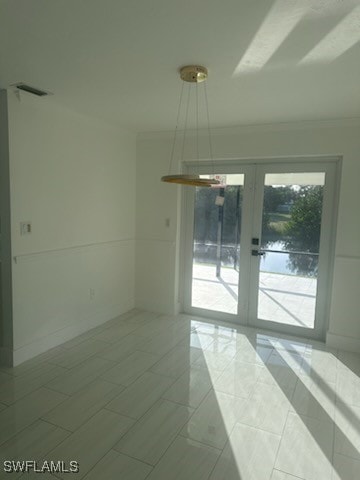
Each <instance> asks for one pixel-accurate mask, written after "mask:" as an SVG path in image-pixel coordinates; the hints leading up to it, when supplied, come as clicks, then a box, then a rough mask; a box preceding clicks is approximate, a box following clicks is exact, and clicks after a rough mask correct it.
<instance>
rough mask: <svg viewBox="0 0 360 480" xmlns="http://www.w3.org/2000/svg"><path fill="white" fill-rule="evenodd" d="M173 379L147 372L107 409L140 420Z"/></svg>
mask: <svg viewBox="0 0 360 480" xmlns="http://www.w3.org/2000/svg"><path fill="white" fill-rule="evenodd" d="M172 383H173V379H172V378H169V377H165V376H162V375H157V374H155V373H152V372H145V373H144V374H143V375H141V377H139V378H138V379H137V380H136V381H135V382H134V383H133V384H132V385H130V386H129V387H127V388H126V389H125V390H124V391H123V392H122V393H121V394H120V395H118V396H117V397H116V398H114V399H113V400H112V401H111V402H110V403H108V405H107V406H106V408H107V409H109V410H112V411H114V412H117V413H120V414H122V415H125V416H127V417H131V418H135V419H138V418H140V417H142V416H143V415H144V413H146V412H147V411H148V410H149V408H151V407H152V406H153V405H154V403H155V402H157V401H158V400H159V399H160V397H161V396H162V395H163V394H164V393H165V392H166V391H167V390H168V388H169V387H170V385H171V384H172Z"/></svg>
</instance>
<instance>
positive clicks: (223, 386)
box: [214, 357, 263, 398]
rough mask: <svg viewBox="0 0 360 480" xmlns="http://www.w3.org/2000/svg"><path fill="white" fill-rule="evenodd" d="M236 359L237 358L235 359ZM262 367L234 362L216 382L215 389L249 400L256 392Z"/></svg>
mask: <svg viewBox="0 0 360 480" xmlns="http://www.w3.org/2000/svg"><path fill="white" fill-rule="evenodd" d="M235 358H236V357H235ZM262 368H263V367H262V366H261V365H257V364H255V363H245V362H241V361H238V360H236V361H235V360H234V361H233V362H232V363H231V365H230V366H229V367H228V368H227V369H226V370H225V371H224V372H223V373H222V374H221V375H220V377H219V378H218V379H216V380H215V382H214V389H215V390H216V391H219V392H224V393H228V394H230V395H235V396H237V397H241V398H248V397H249V396H250V394H251V393H252V392H253V391H254V388H255V384H256V381H257V379H258V377H259V375H260V373H261V371H262Z"/></svg>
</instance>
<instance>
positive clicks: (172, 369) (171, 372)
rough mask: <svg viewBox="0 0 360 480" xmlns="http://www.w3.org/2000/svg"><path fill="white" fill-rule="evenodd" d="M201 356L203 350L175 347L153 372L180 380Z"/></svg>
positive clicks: (156, 365)
mask: <svg viewBox="0 0 360 480" xmlns="http://www.w3.org/2000/svg"><path fill="white" fill-rule="evenodd" d="M200 355H201V350H199V349H198V348H192V347H189V346H177V347H174V348H173V349H172V350H171V351H170V352H169V353H167V354H166V355H164V356H163V357H162V359H161V360H159V361H158V362H157V363H156V364H155V365H154V366H153V367H152V368H151V371H152V372H154V373H158V374H159V375H167V376H169V377H172V378H178V377H179V376H180V375H182V374H183V373H184V372H185V370H187V369H189V368H190V365H191V364H192V363H193V362H195V360H196V359H197V358H199V356H200Z"/></svg>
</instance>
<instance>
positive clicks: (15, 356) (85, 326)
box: [12, 300, 135, 366]
mask: <svg viewBox="0 0 360 480" xmlns="http://www.w3.org/2000/svg"><path fill="white" fill-rule="evenodd" d="M134 303H135V302H134V300H131V301H129V302H128V303H127V304H125V305H124V304H117V305H112V306H110V307H107V308H106V309H103V310H101V311H100V312H97V313H96V314H95V315H94V316H92V317H87V318H86V319H84V320H83V321H82V322H81V323H79V324H77V325H69V326H67V327H65V328H62V329H61V330H58V331H56V332H53V333H51V334H49V335H47V336H46V337H43V338H39V339H37V340H35V341H34V342H31V343H29V344H26V345H23V346H21V347H19V348H17V349H16V350H14V351H13V352H12V362H13V365H14V366H17V365H19V364H20V363H23V362H25V361H26V360H29V359H31V358H33V357H36V356H37V355H40V354H41V353H44V352H46V351H47V350H49V349H50V348H53V347H57V346H58V345H61V344H62V343H64V342H67V341H68V340H71V339H73V338H75V337H77V336H78V335H80V334H82V333H84V332H87V331H88V330H91V329H92V328H95V327H98V326H99V325H102V324H104V323H106V322H108V321H109V320H112V319H113V318H115V317H118V316H119V315H123V314H124V313H127V312H129V311H130V310H132V309H133V308H134Z"/></svg>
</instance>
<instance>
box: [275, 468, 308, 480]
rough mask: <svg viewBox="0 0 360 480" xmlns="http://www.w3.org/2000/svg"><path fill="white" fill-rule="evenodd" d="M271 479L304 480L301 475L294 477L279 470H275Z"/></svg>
mask: <svg viewBox="0 0 360 480" xmlns="http://www.w3.org/2000/svg"><path fill="white" fill-rule="evenodd" d="M270 480H303V479H302V478H300V477H294V475H289V474H288V473H284V472H280V471H279V470H275V469H274V470H273V473H272V476H271V478H270Z"/></svg>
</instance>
